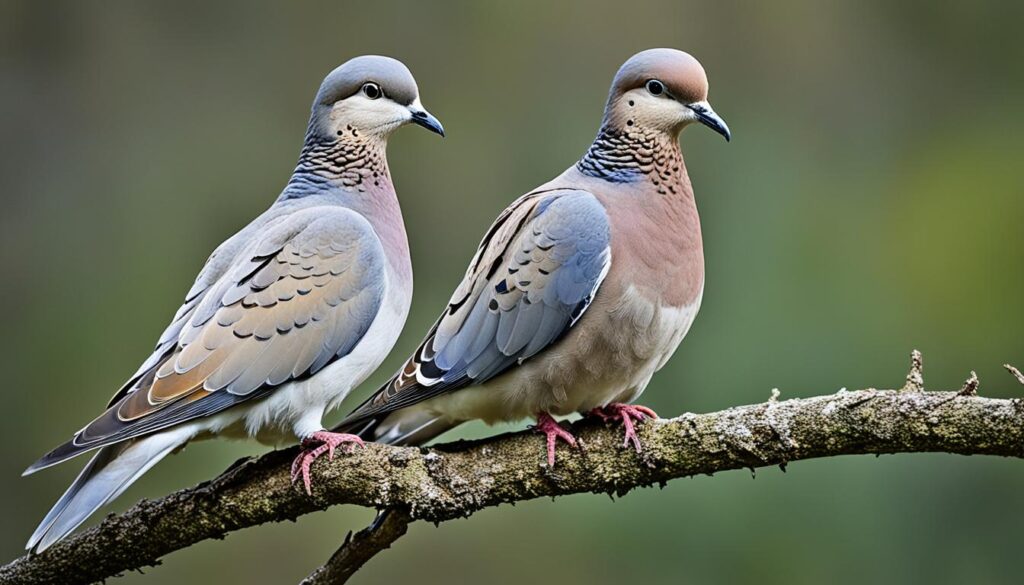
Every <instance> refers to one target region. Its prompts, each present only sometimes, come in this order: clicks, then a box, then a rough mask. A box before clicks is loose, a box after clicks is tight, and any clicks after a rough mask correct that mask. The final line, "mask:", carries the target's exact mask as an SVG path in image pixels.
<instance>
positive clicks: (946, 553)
mask: <svg viewBox="0 0 1024 585" xmlns="http://www.w3.org/2000/svg"><path fill="white" fill-rule="evenodd" d="M1022 24H1024V4H1022V3H1020V2H1012V1H1007V2H970V3H967V2H963V3H959V4H957V3H945V2H944V3H936V2H887V1H877V2H852V1H851V2H829V3H819V2H811V1H807V2H788V1H787V2H770V3H764V2H701V3H696V2H680V1H678V0H671V1H669V0H666V1H660V2H648V1H639V0H632V1H629V2H613V1H608V0H603V1H598V2H586V3H577V2H550V1H530V2H504V3H498V2H475V1H463V2H446V3H427V2H422V1H409V2H400V3H396V2H390V1H380V0H377V1H374V2H359V3H341V2H326V3H312V2H303V3H244V4H228V3H222V2H217V3H207V2H181V1H178V2H166V3H139V2H102V3H100V2H46V3H44V2H12V1H4V2H2V3H0V128H2V131H0V148H2V156H0V197H2V208H0V209H2V212H0V265H2V267H3V278H2V283H0V302H2V306H3V310H4V312H3V328H2V335H0V344H2V348H0V349H2V351H0V360H2V363H0V371H2V372H3V382H2V396H3V405H4V406H3V409H2V410H0V412H2V414H0V496H2V499H0V501H2V502H3V504H2V514H3V518H4V520H3V522H2V528H0V557H2V558H3V560H4V561H6V560H8V559H11V558H13V557H15V556H16V555H18V554H19V552H20V551H21V547H22V544H23V542H24V541H25V539H26V538H27V536H28V535H29V534H30V532H31V531H32V529H33V528H34V527H35V524H36V522H37V521H38V520H39V519H40V518H41V517H42V515H43V514H44V513H45V512H46V510H47V509H48V507H49V506H50V505H51V503H52V502H53V501H54V500H55V499H56V498H57V496H58V495H59V494H60V493H61V492H62V490H63V489H64V488H65V486H66V485H67V483H68V482H70V481H71V479H72V478H73V476H74V475H75V474H76V473H77V471H78V468H79V467H80V465H81V463H82V462H81V461H75V462H73V463H70V464H66V465H63V466H60V467H58V468H56V469H53V470H48V471H45V472H43V473H40V474H37V475H35V476H32V477H30V478H24V479H23V478H20V477H19V474H20V472H21V470H22V469H23V468H24V467H25V466H27V465H28V464H29V463H30V462H32V461H33V460H34V459H35V458H36V457H37V456H38V455H40V454H42V453H43V452H45V451H46V450H48V449H49V448H50V447H52V446H54V445H56V444H57V443H58V442H60V441H63V440H64V439H65V438H67V437H68V436H69V434H70V433H71V432H72V431H74V430H75V429H78V428H79V427H80V426H81V425H83V424H84V423H85V422H87V420H88V419H89V418H91V416H92V415H93V414H95V413H96V412H98V410H99V408H100V407H101V406H102V405H103V404H104V403H105V401H106V400H107V398H108V397H109V396H110V394H112V393H113V391H114V390H115V389H116V388H117V387H118V386H119V385H120V383H121V382H122V381H123V379H124V378H125V377H126V376H128V375H129V374H130V373H132V372H133V371H134V369H135V367H136V366H137V364H138V363H139V361H140V360H141V359H143V358H144V357H145V356H146V355H147V354H148V351H149V349H150V348H151V347H152V343H153V342H154V341H155V339H156V336H157V335H158V334H159V332H160V330H161V329H162V327H163V325H164V324H165V323H166V322H167V320H168V319H169V318H170V316H171V315H172V314H173V312H174V310H175V309H176V308H177V306H178V303H179V301H180V300H181V299H182V295H183V294H184V292H185V290H186V289H187V288H188V286H189V284H190V283H191V280H192V278H193V277H194V275H195V273H196V271H197V270H198V269H199V267H200V266H201V265H202V263H203V261H204V260H205V258H206V256H207V254H208V253H209V252H210V251H211V250H212V249H213V248H214V247H215V246H216V245H217V244H218V243H219V242H220V241H222V240H223V239H224V238H226V237H227V236H229V235H230V234H231V233H233V231H234V230H236V229H238V228H240V227H241V226H242V225H244V224H245V223H246V222H247V221H248V220H249V219H251V218H252V217H253V216H255V215H256V214H258V213H259V212H260V211H262V210H263V209H264V208H265V207H266V206H267V205H269V204H270V202H271V201H273V199H274V198H275V196H276V195H277V193H278V192H279V189H280V188H281V187H282V186H283V184H284V183H285V181H286V179H287V177H288V174H289V172H290V171H291V169H292V167H293V165H294V163H295V159H296V155H297V153H298V150H299V146H300V142H301V139H302V135H303V131H304V129H305V125H306V119H307V114H308V107H309V103H310V101H311V99H312V96H313V94H314V92H315V90H316V88H317V86H318V84H319V82H320V80H321V78H322V76H323V75H324V74H325V73H327V72H328V71H330V70H331V69H332V68H333V67H335V66H336V65H338V64H339V63H341V62H342V61H344V60H345V59H347V58H349V57H352V56H355V55H357V54H361V53H384V54H388V55H392V56H395V57H398V58H400V59H402V60H404V61H405V62H406V63H407V64H408V65H409V67H410V68H411V69H412V71H413V72H414V74H415V75H416V76H417V78H418V80H419V83H420V88H421V93H422V96H423V100H424V103H425V104H426V105H427V106H428V107H429V108H430V109H431V111H432V112H434V113H435V114H436V115H437V116H438V117H440V118H441V119H442V120H443V122H444V124H445V127H446V128H447V130H448V132H449V136H448V138H447V139H445V140H444V141H441V140H439V139H438V138H437V137H436V136H433V135H430V134H428V133H426V132H421V131H417V130H403V131H401V132H400V133H399V134H398V135H397V136H396V137H395V138H394V139H393V140H392V145H391V148H390V159H391V166H392V169H393V172H394V176H395V180H396V183H397V186H398V189H399V193H400V198H401V200H402V205H403V209H404V213H405V218H406V222H407V224H408V227H409V234H410V240H411V245H412V250H413V261H414V266H415V272H416V298H415V304H414V306H413V310H412V315H411V317H410V319H409V323H408V326H407V327H406V334H405V335H404V336H403V337H402V339H401V341H400V342H399V343H398V346H397V348H396V351H395V352H394V353H393V354H392V356H391V357H390V358H389V359H388V361H387V362H386V363H385V366H384V367H383V368H382V371H381V372H380V375H377V376H375V377H374V378H372V379H371V380H370V381H369V382H368V383H367V384H365V385H364V386H363V387H362V389H361V390H360V391H359V392H358V393H357V395H353V397H352V398H351V399H350V400H351V401H350V402H349V403H346V406H349V405H352V404H355V403H356V402H357V401H358V400H361V399H362V397H363V396H365V395H366V393H367V392H369V390H370V389H371V387H373V386H374V385H375V384H376V383H379V382H381V381H382V380H383V378H384V375H385V374H387V373H390V372H391V371H393V370H394V369H395V368H396V367H397V366H398V364H399V362H400V361H401V358H402V357H403V356H404V355H405V354H407V353H408V352H409V351H411V350H412V349H413V347H414V346H415V344H416V342H417V341H418V340H419V339H420V336H421V335H422V333H423V332H424V331H425V330H426V328H427V327H428V325H429V323H430V322H431V321H432V320H433V319H434V317H435V314H436V312H437V311H439V310H440V308H441V306H442V303H444V301H445V300H446V299H447V297H448V295H449V293H450V291H451V289H452V287H453V286H454V285H455V283H456V282H457V279H458V278H459V277H460V276H461V274H462V272H463V270H464V267H465V263H466V262H467V261H468V259H469V257H470V255H471V252H472V250H473V249H474V247H475V245H476V243H477V241H478V238H479V237H480V235H481V234H482V233H483V231H484V229H485V228H486V227H487V226H488V225H489V223H490V221H491V220H492V219H493V217H494V216H495V215H496V214H497V213H498V212H499V211H500V210H501V209H502V208H503V207H504V206H505V205H506V204H507V203H508V202H510V201H511V200H512V199H513V198H515V197H516V196H518V195H519V194H520V193H522V192H524V191H526V190H527V189H530V188H531V187H533V186H535V185H537V184H539V183H540V182H543V181H545V180H547V179H548V178H549V177H551V176H553V175H555V174H557V173H558V172H560V171H561V170H562V169H564V168H565V167H567V166H568V165H570V164H572V163H573V162H574V161H575V160H576V159H577V157H578V156H579V155H580V154H582V152H583V150H584V148H585V147H586V146H587V145H588V143H589V141H590V140H591V138H592V137H593V135H594V133H595V130H596V129H597V124H598V121H599V117H600V114H601V109H602V106H603V102H604V99H605V94H606V91H607V86H608V83H609V81H610V79H611V76H612V74H613V73H614V71H615V69H616V68H617V67H618V66H619V64H620V63H621V62H622V61H623V60H624V59H626V58H627V57H628V56H629V55H631V54H632V53H634V52H635V51H638V50H641V49H645V48H649V47H653V46H671V47H677V48H682V49H685V50H687V51H690V52H691V53H693V54H694V55H696V56H697V57H698V58H700V59H701V60H702V61H703V63H704V65H705V67H706V68H707V70H708V72H709V76H710V79H711V101H712V103H713V104H714V105H715V108H716V110H717V111H718V112H719V113H720V114H721V115H723V116H724V117H725V118H726V119H727V120H728V121H729V124H730V125H731V127H732V129H733V131H734V140H733V142H732V143H731V144H726V143H725V142H723V141H722V140H721V139H720V137H718V136H716V135H714V134H713V133H711V132H707V131H703V130H701V129H699V128H693V129H691V130H689V131H687V132H685V133H684V136H683V138H682V143H683V151H684V154H685V156H686V160H687V164H688V167H689V169H690V174H691V177H692V179H693V182H694V185H695V189H696V192H697V198H698V204H699V207H700V211H701V215H702V218H703V226H704V237H705V248H706V254H707V269H708V274H707V287H706V294H705V298H704V307H703V310H702V312H701V314H700V317H699V318H698V319H697V322H696V324H695V325H694V327H693V329H692V330H691V332H690V334H689V336H688V338H687V339H686V341H685V342H684V343H683V345H682V347H681V348H680V350H679V351H678V352H677V354H676V356H675V357H674V358H673V360H672V361H671V362H670V363H669V365H668V366H667V367H666V368H665V369H664V370H663V371H662V372H661V373H660V374H659V375H658V376H656V377H655V379H654V381H653V383H652V384H651V386H650V387H649V388H648V391H647V394H646V395H645V396H644V402H645V403H646V404H649V405H650V406H652V407H653V408H655V409H656V410H657V411H658V412H660V413H662V414H663V415H676V414H679V413H682V412H684V411H693V412H704V411H711V410H717V409H721V408H724V407H728V406H731V405H737V404H744V403H751V402H757V401H763V400H765V399H766V398H767V397H768V395H769V393H770V391H771V389H772V388H773V387H778V388H779V389H780V390H781V391H782V396H783V397H795V396H810V395H815V394H822V393H830V392H834V391H836V390H838V389H839V388H842V387H846V388H851V389H852V388H861V387H870V386H876V387H893V386H896V385H899V384H900V383H901V382H902V379H903V376H904V374H905V371H906V368H907V361H908V359H907V356H908V354H909V352H910V350H911V349H912V348H919V349H921V350H922V351H923V352H924V356H925V360H926V362H925V363H926V369H925V378H926V382H927V384H928V385H929V386H931V387H933V388H954V387H958V386H959V384H960V383H961V382H962V381H963V379H964V378H965V377H966V376H967V375H968V373H969V371H970V370H972V369H974V370H977V372H978V374H979V375H980V377H981V381H982V393H983V394H986V395H990V396H1019V395H1021V394H1022V393H1024V388H1021V387H1019V386H1016V383H1015V382H1013V381H1012V379H1011V378H1010V377H1009V376H1008V375H1007V374H1006V373H1005V372H1004V371H1003V370H1002V368H1001V364H1002V363H1004V362H1016V363H1018V364H1019V365H1024V339H1022V335H1021V328H1022V325H1024V302H1022V300H1024V166H1022V160H1024V156H1022V154H1024V67H1022V66H1021V63H1022V62H1024V41H1022V38H1021V25H1022ZM340 414H341V413H336V414H335V417H334V420H337V418H339V417H340ZM488 432H493V431H492V430H489V429H487V428H485V427H482V426H469V427H466V428H464V429H461V430H459V431H458V432H457V433H456V435H460V436H480V435H483V434H486V433H488ZM538 448H539V443H538ZM262 450H263V448H261V447H259V446H258V445H254V444H245V443H228V442H208V443H206V444H199V445H194V446H191V447H190V448H189V449H188V450H186V451H185V453H184V454H182V455H179V456H177V457H172V458H170V459H169V460H167V461H165V462H164V463H162V464H161V465H159V466H158V467H157V468H156V469H154V470H153V471H152V472H150V473H149V474H148V475H146V476H145V478H144V479H143V480H142V481H140V482H139V483H138V484H136V485H135V486H134V487H133V488H132V489H131V490H130V491H128V492H127V493H126V494H125V495H124V496H122V497H121V498H120V500H119V501H118V502H117V504H116V505H115V506H114V507H113V509H115V510H117V509H123V508H124V507H126V506H127V505H129V504H130V503H132V502H134V501H136V500H138V499H139V498H142V497H157V496H160V495H162V494H165V493H168V492H170V491H172V490H175V489H178V488H182V487H186V486H189V485H192V484H194V483H196V482H198V481H200V480H203V479H205V478H208V477H210V476H212V475H214V474H216V473H217V472H219V471H221V470H222V469H223V468H224V467H225V466H226V465H227V464H228V463H230V462H231V461H233V460H234V459H235V458H237V457H239V456H241V455H244V454H255V453H259V452H261V451H262ZM371 517H372V512H370V511H368V510H363V509H356V508H343V507H342V508H335V509H332V510H330V511H328V512H326V513H322V514H316V515H312V516H308V517H305V518H302V519H300V520H299V522H297V523H294V524H292V523H284V524H278V525H271V526H263V527H259V528H254V529H250V530H247V531H243V532H240V533H235V534H232V535H231V536H230V537H229V538H228V539H227V540H226V541H223V542H219V541H218V542H205V543H202V544H199V545H197V546H195V547H192V548H190V549H188V550H185V551H181V552H178V553H175V554H173V555H170V556H169V557H167V558H166V559H165V565H164V566H162V567H160V568H157V569H152V570H149V571H147V574H146V575H145V576H140V575H137V574H131V575H128V576H126V577H124V578H123V579H121V580H118V581H117V582H118V583H125V584H131V583H146V584H147V585H156V584H164V583H215V582H224V580H226V579H230V580H232V581H233V582H237V583H291V582H296V581H297V580H298V579H299V578H300V577H302V576H304V575H305V574H306V573H307V572H308V571H309V570H311V569H312V568H314V567H315V566H316V565H318V564H319V563H320V562H322V561H323V560H324V559H326V558H327V556H328V555H329V554H330V553H331V552H332V551H333V550H334V548H335V547H336V546H337V544H338V543H339V542H340V541H341V539H342V538H343V537H344V535H345V533H346V532H347V531H348V530H350V529H358V528H361V527H363V526H364V525H366V524H367V523H368V522H369V521H370V519H371ZM1022 524H1024V465H1022V464H1021V462H1020V461H1015V460H1001V459H994V458H980V457H974V458H965V457H958V456H952V455H940V454H936V455H910V456H886V457H881V458H877V459H876V458H874V457H858V458H852V457H851V458H840V459H829V460H821V461H809V462H802V463H798V464H794V465H791V466H790V467H789V471H788V473H785V474H783V473H782V472H781V471H779V470H778V469H768V470H761V471H759V472H758V473H757V474H756V477H754V478H752V477H751V474H750V473H749V472H733V473H724V474H720V475H718V476H716V477H700V478H695V479H691V480H681V481H675V482H673V483H671V484H669V485H668V486H667V487H666V488H665V489H663V490H657V489H648V490H640V491H637V492H634V493H632V494H630V495H628V496H626V497H625V498H623V499H620V500H617V501H614V502H612V501H609V499H608V498H607V497H605V496H594V495H582V496H575V497H568V498H561V499H558V500H557V501H536V502H530V503H526V504H522V505H518V506H516V507H515V508H512V507H503V508H500V509H490V510H486V511H483V512H481V513H479V514H476V515H475V516H473V517H472V518H470V519H468V520H463V521H457V522H451V523H447V524H444V525H442V526H441V527H439V528H435V527H434V526H432V525H426V524H416V525H414V526H413V527H412V529H411V532H410V534H409V536H408V537H407V538H405V539H403V540H401V541H400V542H399V543H398V544H397V545H396V546H395V547H394V548H393V549H392V550H391V551H388V552H386V553H385V554H382V555H381V556H379V557H378V558H377V559H375V560H374V561H372V562H371V563H370V564H369V565H368V566H367V567H366V568H365V569H364V570H363V571H362V572H361V573H360V574H359V575H358V577H357V579H356V582H358V583H383V582H404V581H408V580H412V579H415V581H416V582H417V583H419V584H421V585H427V584H432V583H451V582H482V581H485V580H486V581H487V582H490V583H495V584H505V583H521V582H533V583H546V582H561V583H574V582H585V583H622V582H632V581H636V582H646V583H680V582H692V583H739V582H758V583H796V584H799V583H823V582H830V583H841V584H845V583H868V582H870V583H878V582H890V583H962V582H971V583H977V584H984V583H1019V582H1020V547H1021V533H1022V532H1021V529H1022Z"/></svg>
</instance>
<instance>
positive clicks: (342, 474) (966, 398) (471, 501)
mask: <svg viewBox="0 0 1024 585" xmlns="http://www.w3.org/2000/svg"><path fill="white" fill-rule="evenodd" d="M916 368H917V369H916V372H917V373H918V374H919V373H920V369H919V366H916ZM914 373H915V371H914V370H912V372H911V376H908V384H907V388H906V389H904V390H901V391H896V390H874V389H870V390H860V391H855V392H846V391H840V392H839V393H836V394H833V395H829V396H819V397H815V398H806V399H793V400H785V401H778V400H776V399H775V398H774V397H773V399H771V400H769V401H768V402H766V403H762V404H754V405H749V406H741V407H736V408H730V409H728V410H723V411H720V412H714V413H708V414H700V415H698V414H684V415H682V416H680V417H677V418H674V419H671V420H657V421H650V422H648V423H646V424H642V425H640V428H639V429H638V430H639V434H640V439H641V441H642V442H643V444H644V451H643V453H642V454H636V453H635V452H634V451H632V450H629V449H625V448H624V447H623V445H622V434H621V430H619V429H612V428H605V427H604V426H603V425H601V424H599V423H596V422H594V421H589V420H584V421H578V422H577V423H575V424H574V425H572V426H573V428H572V430H573V432H574V433H575V434H576V435H577V436H578V437H579V438H581V439H582V442H583V444H584V445H585V449H584V450H582V451H579V452H573V451H569V450H563V449H562V448H561V447H560V448H559V459H558V463H557V465H556V466H555V467H554V468H548V467H547V465H546V464H545V463H544V455H543V449H542V448H541V445H542V439H541V438H540V437H538V436H537V435H535V434H533V433H530V432H522V433H516V434H510V435H502V436H498V437H494V438H491V439H488V440H485V441H474V442H456V443H451V444H446V445H440V446H437V447H434V448H431V449H422V450H421V449H419V448H412V447H404V448H398V447H388V446H384V445H376V444H370V445H368V446H367V448H366V449H363V450H359V451H358V452H357V453H355V454H353V455H351V456H339V457H337V458H336V459H335V460H334V461H333V462H331V463H328V462H326V461H318V462H317V464H316V466H315V471H316V476H317V477H316V484H315V487H314V492H313V496H312V497H310V496H306V495H305V494H304V493H303V492H302V491H301V490H300V489H297V488H295V487H293V486H292V485H291V482H290V480H289V474H288V468H289V464H290V462H291V459H292V458H293V457H294V455H295V450H294V449H288V450H284V451H274V452H271V453H268V454H266V455H264V456H262V457H259V458H257V459H249V460H243V461H241V462H239V463H238V464H236V465H235V466H233V467H232V468H230V469H229V470H228V471H226V472H225V473H224V474H222V475H221V476H220V477H218V478H216V479H214V480H212V481H210V482H206V483H203V484H200V485H198V486H196V487H194V488H191V489H186V490H182V491H179V492H176V493H173V494H171V495H169V496H166V497H164V498H161V499H159V500H155V501H147V500H144V501H142V502H140V503H138V504H136V505H135V506H133V507H132V508H130V509H129V510H127V511H126V512H124V513H123V514H120V515H116V516H114V515H111V516H110V517H108V518H107V519H106V520H104V521H103V522H102V523H101V524H100V525H98V526H95V527H93V528H90V529H88V530H85V531H83V532H81V533H79V534H77V535H74V536H72V537H70V538H68V539H66V540H65V541H62V542H60V543H58V544H56V545H54V546H53V547H51V548H50V549H48V550H47V551H45V552H44V553H42V554H40V555H36V556H24V557H21V558H19V559H16V560H15V561H13V562H11V563H10V564H8V565H5V566H3V567H0V583H48V584H64V583H68V584H70V583H89V582H94V581H98V580H101V579H104V578H107V577H111V576H114V575H118V574H120V573H122V572H124V571H128V570H131V569H135V568H139V567H142V566H146V565H153V564H155V563H157V562H158V560H157V559H159V558H160V557H162V556H163V555H165V554H167V553H170V552H173V551H175V550H179V549H182V548H185V547H188V546H190V545H193V544H195V543H197V542H200V541H203V540H207V539H211V538H223V537H224V536H225V535H226V534H227V533H229V532H232V531H235V530H240V529H242V528H246V527H249V526H256V525H259V524H263V523H265V522H279V521H283V520H290V519H295V518H296V517H298V516H301V515H303V514H308V513H311V512H315V511H318V510H323V509H325V508H327V507H329V506H332V505H337V504H355V505H358V506H366V507H372V508H377V509H382V508H392V507H394V508H399V509H401V510H406V511H407V514H408V518H409V519H412V520H417V519H419V520H427V521H432V522H442V521H445V520H450V519H453V518H459V517H465V516H469V515H470V514H472V513H473V512H475V511H477V510H479V509H481V508H485V507H489V506H497V505H499V504H504V503H510V502H517V501H522V500H529V499H534V498H539V497H553V496H560V495H566V494H574V493H585V492H594V493H615V494H620V495H621V494H624V493H626V492H628V491H629V490H631V489H633V488H636V487H640V486H647V485H652V484H661V483H664V482H667V481H669V480H671V479H675V478H679V477H688V476H692V475H697V474H713V473H716V472H719V471H725V470H730V469H741V468H755V467H764V466H774V465H781V466H785V465H786V464H787V463H789V462H791V461H798V460H802V459H812V458H818V457H831V456H836V455H851V454H865V453H875V454H880V453H913V452H946V453H957V454H961V455H1001V456H1005V457H1017V458H1021V457H1024V402H1022V401H1021V400H1020V399H1012V400H997V399H990V398H981V397H978V396H975V395H972V394H971V392H960V391H953V392H924V391H923V388H922V384H923V381H921V382H919V379H920V377H919V376H914ZM967 386H970V387H972V389H976V385H975V384H974V383H969V384H967ZM399 524H401V523H399ZM391 529H392V531H391V532H389V533H388V534H387V535H385V538H383V540H380V541H376V540H372V539H373V538H376V536H375V535H373V534H363V533H361V534H360V535H359V536H357V538H354V539H353V542H356V541H357V540H358V541H359V542H365V543H371V544H370V545H367V546H365V547H364V550H367V551H370V552H371V553H372V552H376V550H381V549H382V548H383V547H377V548H376V549H375V548H374V546H373V545H372V543H373V542H383V541H387V542H386V544H390V542H391V541H393V540H394V538H397V537H398V536H400V532H401V531H402V530H403V529H404V525H395V526H391ZM364 532H365V531H364ZM388 538H390V540H388ZM342 549H343V550H341V551H339V552H338V553H336V555H335V557H336V558H345V555H349V556H348V557H347V558H349V559H353V560H354V561H359V564H361V563H362V562H365V560H366V558H368V557H365V558H363V557H360V556H359V555H358V554H356V553H354V552H351V551H346V550H345V547H342ZM338 555H341V557H338ZM332 563H333V559H332ZM333 564H336V565H337V564H344V562H343V561H342V560H339V561H338V563H333ZM352 566H353V567H354V564H353V565H352ZM341 569H342V570H344V567H341ZM326 570H335V569H330V568H328V569H326ZM353 570H354V568H353ZM314 577H316V574H314V575H313V576H311V578H314ZM313 582H314V583H316V582H317V581H313ZM320 582H325V581H320Z"/></svg>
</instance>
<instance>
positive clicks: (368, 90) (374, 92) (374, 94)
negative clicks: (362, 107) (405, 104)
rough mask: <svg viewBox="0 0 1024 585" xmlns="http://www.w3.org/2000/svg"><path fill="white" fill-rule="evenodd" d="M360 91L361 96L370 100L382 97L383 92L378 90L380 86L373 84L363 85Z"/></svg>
mask: <svg viewBox="0 0 1024 585" xmlns="http://www.w3.org/2000/svg"><path fill="white" fill-rule="evenodd" d="M362 91H363V95H365V96H366V97H368V98H370V99H371V100H375V99H377V98H379V97H381V96H382V95H384V92H383V91H382V90H381V89H380V86H379V85H377V84H376V83H373V82H370V83H364V84H363V89H362Z"/></svg>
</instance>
